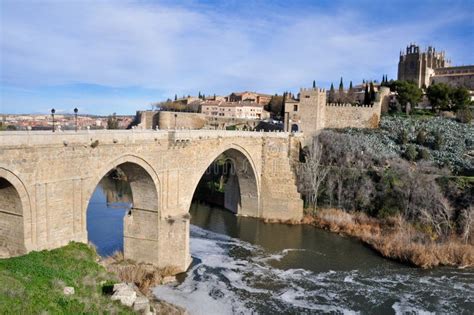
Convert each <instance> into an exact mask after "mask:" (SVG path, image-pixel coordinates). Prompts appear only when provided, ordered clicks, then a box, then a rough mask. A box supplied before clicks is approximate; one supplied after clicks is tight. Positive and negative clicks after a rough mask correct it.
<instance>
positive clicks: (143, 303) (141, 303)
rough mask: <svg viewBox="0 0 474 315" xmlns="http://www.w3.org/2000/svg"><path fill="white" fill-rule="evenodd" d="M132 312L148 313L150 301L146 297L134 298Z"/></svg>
mask: <svg viewBox="0 0 474 315" xmlns="http://www.w3.org/2000/svg"><path fill="white" fill-rule="evenodd" d="M133 310H135V311H141V312H149V311H150V301H149V300H148V298H147V297H144V296H139V297H137V298H136V300H135V303H133Z"/></svg>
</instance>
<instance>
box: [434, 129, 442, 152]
mask: <svg viewBox="0 0 474 315" xmlns="http://www.w3.org/2000/svg"><path fill="white" fill-rule="evenodd" d="M433 137H434V143H433V148H434V149H435V150H441V149H442V148H443V145H444V138H443V135H442V134H441V132H440V131H439V130H437V131H435V132H434V134H433Z"/></svg>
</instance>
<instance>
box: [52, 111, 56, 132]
mask: <svg viewBox="0 0 474 315" xmlns="http://www.w3.org/2000/svg"><path fill="white" fill-rule="evenodd" d="M55 112H56V110H55V109H54V108H53V109H51V117H53V132H54V113H55Z"/></svg>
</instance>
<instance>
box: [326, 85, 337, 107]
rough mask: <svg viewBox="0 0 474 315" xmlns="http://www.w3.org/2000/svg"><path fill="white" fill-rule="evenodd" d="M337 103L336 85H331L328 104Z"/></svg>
mask: <svg viewBox="0 0 474 315" xmlns="http://www.w3.org/2000/svg"><path fill="white" fill-rule="evenodd" d="M335 101H336V91H334V84H332V83H331V88H330V89H329V95H328V103H334V102H335Z"/></svg>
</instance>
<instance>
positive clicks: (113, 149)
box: [0, 130, 303, 271]
mask: <svg viewBox="0 0 474 315" xmlns="http://www.w3.org/2000/svg"><path fill="white" fill-rule="evenodd" d="M299 146H300V136H299V135H297V134H289V133H283V132H273V133H263V132H243V131H214V130H212V131H211V130H209V131H206V130H175V131H155V130H140V131H138V130H116V131H111V130H101V131H79V132H77V133H76V132H56V133H52V132H46V131H30V132H26V131H25V132H1V133H0V257H1V256H3V257H8V256H15V255H21V254H24V253H27V252H29V251H32V250H42V249H52V248H56V247H60V246H63V245H66V244H67V243H68V242H70V241H77V242H87V241H88V236H87V224H86V222H87V220H86V215H87V207H88V203H89V200H90V198H91V195H92V193H93V192H94V190H95V188H96V187H97V185H98V183H99V181H100V180H101V179H102V178H103V177H104V176H105V175H106V174H107V173H108V172H110V171H111V170H113V169H115V168H117V167H118V168H120V169H121V170H122V171H123V172H124V173H125V175H126V176H127V178H128V180H129V182H130V186H131V189H132V198H133V206H132V209H131V211H130V212H129V213H128V214H127V215H125V218H124V254H125V257H126V258H130V259H133V260H136V261H142V262H147V263H153V264H155V265H157V266H159V267H164V266H174V267H176V268H177V269H178V270H180V271H184V270H186V269H187V267H188V266H189V264H190V262H191V257H190V252H189V222H190V216H189V208H190V205H191V201H192V197H193V194H194V191H195V189H196V187H197V185H198V183H199V180H200V179H201V177H202V175H203V174H204V172H205V171H206V169H207V168H208V167H209V166H210V165H211V164H212V162H213V161H214V160H215V159H216V158H217V157H219V156H221V155H222V154H223V155H225V156H226V157H227V158H228V159H229V160H230V161H232V168H233V170H234V172H233V175H232V176H234V180H232V182H233V183H234V184H233V185H226V192H225V204H226V207H227V208H229V209H231V210H233V211H234V212H236V213H237V214H238V215H244V216H252V217H258V218H270V219H278V220H288V219H300V218H301V217H302V211H303V210H302V209H303V202H302V200H301V198H300V195H299V193H298V192H297V188H296V185H295V175H294V172H293V167H294V163H295V162H296V161H297V159H298V156H299ZM227 186H229V187H227Z"/></svg>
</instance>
